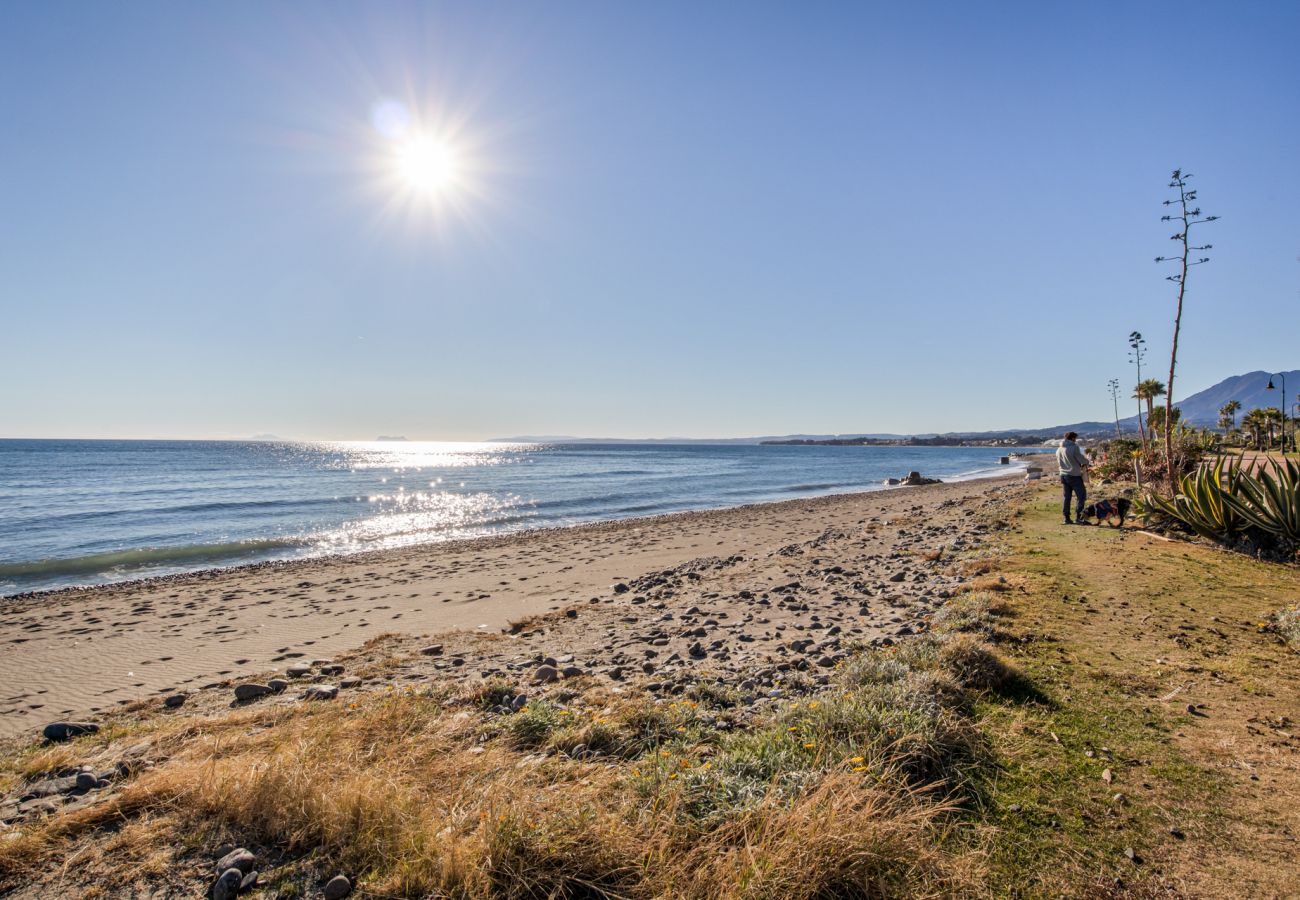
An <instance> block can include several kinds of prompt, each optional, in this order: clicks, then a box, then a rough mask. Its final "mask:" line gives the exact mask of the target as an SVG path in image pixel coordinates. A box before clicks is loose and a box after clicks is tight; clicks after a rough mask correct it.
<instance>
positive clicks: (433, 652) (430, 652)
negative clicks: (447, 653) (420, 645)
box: [420, 644, 442, 656]
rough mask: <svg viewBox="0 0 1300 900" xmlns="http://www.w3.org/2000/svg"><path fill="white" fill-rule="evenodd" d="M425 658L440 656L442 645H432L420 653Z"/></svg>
mask: <svg viewBox="0 0 1300 900" xmlns="http://www.w3.org/2000/svg"><path fill="white" fill-rule="evenodd" d="M420 652H421V653H423V654H424V655H425V656H442V644H433V645H431V646H429V647H425V648H424V649H423V650H421V651H420Z"/></svg>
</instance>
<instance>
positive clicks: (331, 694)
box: [302, 684, 339, 700]
mask: <svg viewBox="0 0 1300 900" xmlns="http://www.w3.org/2000/svg"><path fill="white" fill-rule="evenodd" d="M338 695H339V689H338V685H334V684H313V685H312V686H311V687H309V688H307V690H306V691H305V692H304V693H303V695H302V698H303V699H304V700H333V699H334V698H335V697H337V696H338Z"/></svg>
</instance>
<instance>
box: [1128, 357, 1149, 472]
mask: <svg viewBox="0 0 1300 900" xmlns="http://www.w3.org/2000/svg"><path fill="white" fill-rule="evenodd" d="M1146 344H1147V342H1146V341H1145V340H1143V338H1142V332H1140V331H1130V332H1129V335H1128V346H1129V354H1128V358H1129V359H1131V360H1132V361H1133V364H1134V365H1135V366H1137V371H1138V378H1137V380H1138V384H1141V383H1142V357H1144V356H1146V355H1147V347H1146ZM1134 396H1137V395H1136V394H1135V395H1134ZM1138 437H1139V438H1141V439H1142V451H1143V453H1145V452H1146V449H1147V432H1146V428H1145V427H1143V425H1142V398H1141V397H1138Z"/></svg>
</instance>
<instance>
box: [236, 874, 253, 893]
mask: <svg viewBox="0 0 1300 900" xmlns="http://www.w3.org/2000/svg"><path fill="white" fill-rule="evenodd" d="M257 876H258V872H257V870H256V869H254V870H253V871H251V872H249V873H248V874H247V875H245V876H244V877H243V879H241V880H240V882H239V892H240V893H241V894H242V893H243V892H244V891H249V890H252V889H253V887H254V886H255V885H256V884H257Z"/></svg>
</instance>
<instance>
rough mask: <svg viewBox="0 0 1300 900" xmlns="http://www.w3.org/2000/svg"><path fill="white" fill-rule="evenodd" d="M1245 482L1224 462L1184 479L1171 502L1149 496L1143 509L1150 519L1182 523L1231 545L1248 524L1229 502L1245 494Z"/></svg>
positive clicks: (1201, 533) (1234, 468)
mask: <svg viewBox="0 0 1300 900" xmlns="http://www.w3.org/2000/svg"><path fill="white" fill-rule="evenodd" d="M1242 481H1243V473H1242V472H1241V470H1240V469H1238V468H1237V467H1236V466H1234V465H1231V464H1227V465H1225V461H1224V460H1223V459H1220V460H1219V461H1218V462H1217V463H1215V464H1214V466H1212V467H1211V468H1208V469H1205V468H1202V469H1198V470H1197V471H1195V472H1192V473H1190V474H1188V475H1184V476H1183V477H1182V478H1181V479H1179V483H1178V493H1176V494H1175V495H1174V496H1173V497H1172V498H1170V499H1166V498H1164V497H1161V496H1160V495H1159V494H1156V493H1154V492H1152V493H1148V494H1147V496H1146V497H1145V498H1144V499H1145V502H1144V506H1143V509H1144V512H1145V513H1146V514H1147V515H1149V514H1150V512H1151V511H1154V512H1157V513H1160V514H1162V515H1165V516H1168V517H1169V518H1171V519H1174V520H1175V521H1178V522H1181V523H1183V524H1184V525H1186V526H1187V527H1188V528H1190V529H1192V531H1194V532H1196V533H1197V534H1199V535H1200V536H1201V537H1204V538H1208V539H1210V540H1214V541H1229V542H1230V541H1231V540H1232V539H1233V538H1234V537H1235V536H1236V535H1237V534H1239V533H1240V532H1241V531H1242V530H1244V529H1245V527H1246V524H1247V523H1246V521H1244V519H1243V517H1242V515H1241V514H1240V512H1239V511H1238V510H1237V508H1236V507H1235V506H1234V505H1232V504H1231V503H1230V502H1229V498H1231V497H1234V496H1236V495H1237V494H1238V492H1239V491H1240V490H1241V485H1242Z"/></svg>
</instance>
